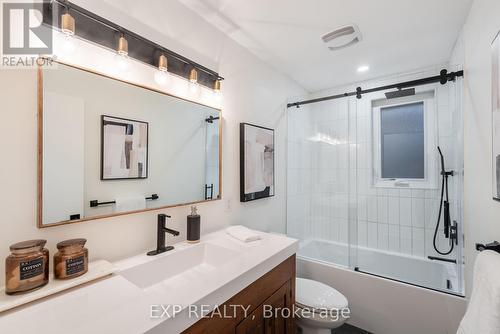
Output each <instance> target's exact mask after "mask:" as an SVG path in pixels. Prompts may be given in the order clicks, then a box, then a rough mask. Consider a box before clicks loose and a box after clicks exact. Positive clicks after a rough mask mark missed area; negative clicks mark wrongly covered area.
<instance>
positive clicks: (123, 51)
mask: <svg viewBox="0 0 500 334" xmlns="http://www.w3.org/2000/svg"><path fill="white" fill-rule="evenodd" d="M116 53H118V54H119V55H120V56H127V55H128V41H127V39H126V38H125V36H124V35H123V34H122V35H121V36H120V38H119V39H118V49H117V50H116Z"/></svg>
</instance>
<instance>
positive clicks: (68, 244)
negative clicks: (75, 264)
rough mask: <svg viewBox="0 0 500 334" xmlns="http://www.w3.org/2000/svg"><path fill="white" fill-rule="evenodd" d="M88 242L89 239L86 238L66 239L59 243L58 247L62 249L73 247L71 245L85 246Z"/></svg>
mask: <svg viewBox="0 0 500 334" xmlns="http://www.w3.org/2000/svg"><path fill="white" fill-rule="evenodd" d="M86 242H87V239H84V238H77V239H69V240H64V241H61V242H59V243H58V244H57V249H62V248H66V247H71V246H80V247H83V246H84V245H85V243H86Z"/></svg>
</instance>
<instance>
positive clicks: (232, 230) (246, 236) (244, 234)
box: [226, 225, 260, 242]
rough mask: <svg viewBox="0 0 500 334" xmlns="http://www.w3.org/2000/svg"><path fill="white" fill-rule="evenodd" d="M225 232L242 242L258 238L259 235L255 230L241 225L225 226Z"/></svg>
mask: <svg viewBox="0 0 500 334" xmlns="http://www.w3.org/2000/svg"><path fill="white" fill-rule="evenodd" d="M226 233H227V234H229V235H230V236H232V237H233V238H235V239H238V240H240V241H243V242H251V241H255V240H259V239H260V235H259V234H258V233H257V232H255V231H252V230H251V229H249V228H246V227H245V226H241V225H237V226H230V227H228V228H226Z"/></svg>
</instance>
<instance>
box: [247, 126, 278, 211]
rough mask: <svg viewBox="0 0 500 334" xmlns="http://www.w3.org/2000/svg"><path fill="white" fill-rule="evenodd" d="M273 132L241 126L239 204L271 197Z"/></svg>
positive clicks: (273, 190)
mask: <svg viewBox="0 0 500 334" xmlns="http://www.w3.org/2000/svg"><path fill="white" fill-rule="evenodd" d="M274 192H275V188H274V130H273V129H268V128H265V127H262V126H257V125H252V124H248V123H240V201H241V202H249V201H253V200H257V199H260V198H266V197H271V196H274Z"/></svg>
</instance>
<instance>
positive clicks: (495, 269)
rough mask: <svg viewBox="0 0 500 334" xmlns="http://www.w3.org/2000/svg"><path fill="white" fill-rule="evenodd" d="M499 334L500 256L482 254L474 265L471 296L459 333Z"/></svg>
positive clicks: (489, 253) (487, 253) (485, 252)
mask: <svg viewBox="0 0 500 334" xmlns="http://www.w3.org/2000/svg"><path fill="white" fill-rule="evenodd" d="M498 333H500V254H498V253H497V252H494V251H483V252H481V253H479V255H478V256H477V258H476V263H475V265H474V279H473V282H472V295H471V298H470V301H469V305H468V306H467V311H466V312H465V316H464V318H463V319H462V322H461V323H460V327H459V328H458V331H457V334H498Z"/></svg>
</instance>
